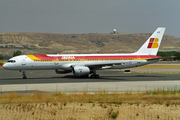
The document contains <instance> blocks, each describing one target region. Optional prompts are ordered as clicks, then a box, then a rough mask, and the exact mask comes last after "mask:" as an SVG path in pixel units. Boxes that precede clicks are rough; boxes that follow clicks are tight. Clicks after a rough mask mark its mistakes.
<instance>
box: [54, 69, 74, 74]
mask: <svg viewBox="0 0 180 120" xmlns="http://www.w3.org/2000/svg"><path fill="white" fill-rule="evenodd" d="M55 72H56V74H66V73H70V72H72V71H71V70H61V69H56V70H55Z"/></svg>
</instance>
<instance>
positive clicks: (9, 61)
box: [7, 60, 16, 63]
mask: <svg viewBox="0 0 180 120" xmlns="http://www.w3.org/2000/svg"><path fill="white" fill-rule="evenodd" d="M7 62H8V63H15V62H16V61H15V60H8V61H7Z"/></svg>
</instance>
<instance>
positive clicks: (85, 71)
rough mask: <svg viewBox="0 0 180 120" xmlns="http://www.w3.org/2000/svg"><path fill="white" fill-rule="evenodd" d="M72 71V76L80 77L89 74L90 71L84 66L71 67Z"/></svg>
mask: <svg viewBox="0 0 180 120" xmlns="http://www.w3.org/2000/svg"><path fill="white" fill-rule="evenodd" d="M72 69H73V74H74V75H79V76H82V75H88V74H89V73H90V69H89V68H88V67H84V66H74V67H72Z"/></svg>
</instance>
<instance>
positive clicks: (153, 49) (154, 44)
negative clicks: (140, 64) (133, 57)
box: [135, 27, 166, 55]
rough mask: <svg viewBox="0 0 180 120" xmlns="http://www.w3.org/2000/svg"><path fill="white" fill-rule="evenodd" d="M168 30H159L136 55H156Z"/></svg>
mask: <svg viewBox="0 0 180 120" xmlns="http://www.w3.org/2000/svg"><path fill="white" fill-rule="evenodd" d="M165 29H166V28H163V27H162V28H157V29H156V31H155V32H154V33H153V34H152V35H151V36H150V37H149V38H148V40H147V41H146V42H145V43H144V44H143V45H142V46H141V48H140V49H139V50H138V51H137V52H135V54H143V55H156V54H157V51H158V49H159V47H160V44H161V40H162V37H163V35H164V32H165Z"/></svg>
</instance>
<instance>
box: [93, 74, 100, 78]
mask: <svg viewBox="0 0 180 120" xmlns="http://www.w3.org/2000/svg"><path fill="white" fill-rule="evenodd" d="M91 78H99V75H98V74H96V75H91Z"/></svg>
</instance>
